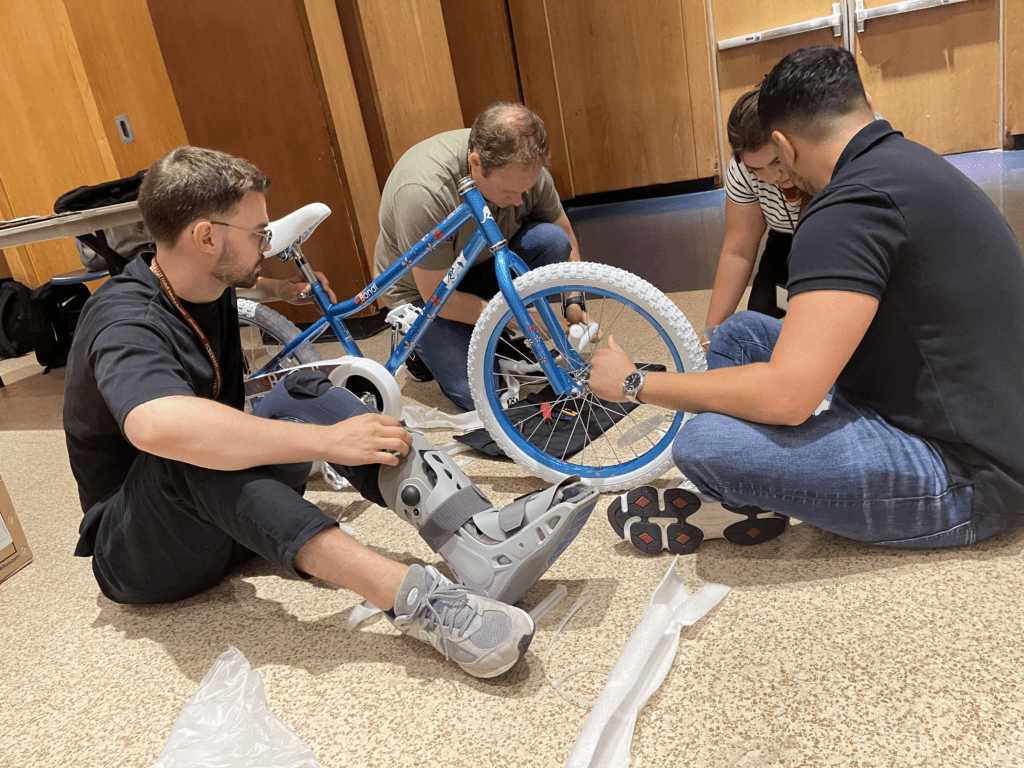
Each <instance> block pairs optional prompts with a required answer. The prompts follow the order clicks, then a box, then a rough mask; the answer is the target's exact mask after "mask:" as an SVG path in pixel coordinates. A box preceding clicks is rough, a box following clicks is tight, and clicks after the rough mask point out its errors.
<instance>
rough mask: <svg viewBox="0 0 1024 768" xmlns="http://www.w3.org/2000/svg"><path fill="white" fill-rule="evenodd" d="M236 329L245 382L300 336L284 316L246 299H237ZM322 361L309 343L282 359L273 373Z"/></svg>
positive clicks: (297, 330)
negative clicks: (239, 340) (240, 340)
mask: <svg viewBox="0 0 1024 768" xmlns="http://www.w3.org/2000/svg"><path fill="white" fill-rule="evenodd" d="M238 326H239V327H238V330H239V334H240V335H241V337H242V357H243V359H244V368H245V378H247V379H248V378H249V377H250V376H252V375H253V374H254V373H256V371H258V370H260V369H261V368H262V367H263V366H264V365H266V364H267V363H268V362H269V361H270V360H271V359H273V357H274V355H276V354H277V353H278V352H280V351H281V350H282V349H283V348H284V346H285V345H286V344H287V343H288V342H290V341H291V340H292V339H294V338H295V337H296V336H298V335H299V333H300V331H299V329H298V328H296V327H295V324H294V323H292V322H291V321H290V320H288V319H287V318H285V317H284V316H283V315H281V314H280V313H278V312H275V311H274V310H273V309H271V308H270V307H267V306H265V305H263V304H260V303H258V302H255V301H250V300H249V299H238ZM321 359H322V358H321V357H320V353H319V352H317V351H316V349H315V348H314V347H313V344H312V342H306V343H305V344H303V345H302V346H300V347H298V348H297V349H296V350H295V351H294V352H293V353H292V354H290V355H289V356H288V357H285V358H282V359H281V361H280V362H279V363H278V365H276V366H275V367H274V370H280V369H282V368H292V367H294V366H296V365H302V364H303V363H315V362H318V361H319V360H321ZM268 373H269V371H268Z"/></svg>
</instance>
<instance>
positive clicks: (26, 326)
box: [0, 280, 34, 357]
mask: <svg viewBox="0 0 1024 768" xmlns="http://www.w3.org/2000/svg"><path fill="white" fill-rule="evenodd" d="M33 325H34V318H33V308H32V292H31V291H30V290H29V289H28V287H27V286H25V285H23V284H22V283H19V282H18V281H17V280H4V281H3V283H2V284H0V357H21V356H22V355H24V354H26V353H28V352H31V351H32V326H33Z"/></svg>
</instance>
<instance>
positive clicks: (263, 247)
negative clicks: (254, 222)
mask: <svg viewBox="0 0 1024 768" xmlns="http://www.w3.org/2000/svg"><path fill="white" fill-rule="evenodd" d="M210 223H211V224H217V225H219V226H221V227H231V228H232V229H240V230H242V231H243V232H248V233H249V234H250V235H256V237H258V238H259V239H260V251H269V250H270V237H271V232H270V230H269V229H267V228H266V227H260V228H259V229H246V228H245V227H240V226H238V225H237V224H228V223H227V222H226V221H213V220H212V219H211V220H210Z"/></svg>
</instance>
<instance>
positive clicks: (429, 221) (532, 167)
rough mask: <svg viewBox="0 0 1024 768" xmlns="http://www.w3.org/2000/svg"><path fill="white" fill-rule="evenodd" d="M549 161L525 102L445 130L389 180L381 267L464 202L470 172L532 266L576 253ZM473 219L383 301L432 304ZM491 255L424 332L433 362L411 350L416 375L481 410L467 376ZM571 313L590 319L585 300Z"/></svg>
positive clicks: (492, 285)
mask: <svg viewBox="0 0 1024 768" xmlns="http://www.w3.org/2000/svg"><path fill="white" fill-rule="evenodd" d="M550 159H551V153H550V150H549V149H548V141H547V134H546V133H545V131H544V124H543V122H542V121H541V119H540V118H539V117H538V116H537V115H536V114H534V113H533V112H531V111H530V110H529V109H527V108H526V107H524V106H523V105H521V104H506V103H498V104H492V105H491V106H489V107H487V108H486V109H484V111H483V112H481V113H480V115H479V116H478V117H477V118H476V120H475V121H474V123H473V127H472V128H470V129H461V130H457V131H447V132H445V133H441V134H438V135H437V136H434V137H432V138H430V139H427V140H425V141H422V142H420V143H419V144H417V145H415V146H414V147H412V148H411V149H409V151H408V152H406V153H405V154H404V155H403V156H402V158H401V159H400V160H399V161H398V163H397V164H396V165H395V168H394V170H392V172H391V175H390V176H389V177H388V181H387V184H385V185H384V192H383V193H382V195H381V206H380V236H379V237H378V238H377V247H376V249H375V251H374V275H375V276H377V275H380V274H381V273H382V272H383V271H384V270H385V269H387V268H388V267H389V266H391V265H392V264H394V263H395V262H396V261H398V260H399V259H400V258H401V257H402V256H403V255H404V254H405V252H406V251H408V250H409V249H410V248H412V247H413V246H414V245H415V244H416V243H417V242H418V241H419V240H420V239H421V238H422V237H423V236H424V235H425V234H426V233H427V232H429V231H430V229H431V228H432V227H434V226H435V225H436V224H437V223H438V222H440V221H442V220H443V219H444V218H445V217H446V216H447V215H448V214H450V213H451V212H452V211H454V210H455V209H456V208H457V207H458V206H459V205H460V204H461V202H462V199H461V198H460V197H459V193H458V190H457V186H458V182H459V180H460V179H462V178H463V177H465V176H472V177H473V180H474V181H475V182H476V184H477V187H478V188H479V190H480V192H481V194H483V196H484V199H485V200H486V201H487V204H488V207H489V208H490V210H491V214H492V215H493V216H494V220H495V222H496V223H497V225H498V228H499V229H500V230H501V233H502V235H504V237H505V238H506V239H507V240H508V241H509V248H510V249H511V250H512V251H513V252H514V253H516V254H517V255H518V256H519V257H520V258H521V259H523V261H525V262H526V263H527V264H528V265H529V266H530V267H531V268H534V267H539V266H543V265H545V264H554V263H557V262H564V261H567V260H572V261H578V260H579V247H578V244H577V242H576V236H575V235H574V234H573V231H572V227H571V226H570V224H569V219H568V217H566V215H565V211H563V210H562V204H561V201H560V200H559V198H558V193H557V191H556V190H555V185H554V182H553V181H552V179H551V174H550V173H549V172H548V170H547V165H548V164H549V163H550ZM475 225H476V222H474V221H472V220H471V221H469V222H467V223H466V224H465V225H464V226H463V227H462V228H461V229H460V230H459V231H458V232H457V233H456V235H455V237H454V238H451V239H449V240H447V241H445V242H443V243H441V244H440V245H439V246H438V247H437V249H436V250H434V251H433V252H432V253H430V254H429V255H428V256H427V257H426V258H425V259H423V261H421V262H420V263H419V264H418V265H417V266H416V267H414V268H413V269H412V271H411V272H410V273H409V274H407V275H405V276H403V277H402V279H401V280H399V281H398V282H397V283H396V284H395V285H394V286H392V287H391V288H390V289H388V291H387V292H386V293H385V294H384V301H385V303H387V305H388V306H389V307H396V306H398V305H400V304H404V303H410V302H411V303H414V304H416V305H417V306H420V307H422V306H424V304H425V302H426V301H427V300H428V299H429V298H430V296H431V294H432V293H433V292H434V290H435V289H436V288H437V286H438V284H439V283H440V282H441V280H442V279H443V278H444V277H445V275H446V274H447V273H448V270H449V269H450V268H451V267H452V265H453V264H455V262H456V259H457V256H458V254H461V253H462V250H463V248H464V247H465V246H466V243H467V242H469V239H470V237H471V236H472V234H473V231H474V228H475ZM492 259H493V257H492V256H491V255H490V253H488V252H487V250H486V249H485V250H484V251H483V252H482V253H481V254H480V256H478V257H477V261H476V262H475V263H474V264H473V266H472V267H471V268H470V269H469V270H468V271H467V272H466V273H465V275H464V276H463V278H462V280H461V282H460V283H459V285H458V288H457V290H455V291H454V292H453V293H452V295H451V296H450V297H449V298H448V301H447V302H446V303H445V305H444V306H443V307H442V308H441V311H440V313H439V314H438V316H437V317H436V318H435V319H434V322H433V323H431V325H430V327H429V328H428V329H427V331H426V333H424V335H423V337H422V338H421V339H420V342H419V344H418V345H417V349H416V352H417V356H418V358H419V362H420V363H421V364H422V365H423V366H425V369H426V370H423V369H422V367H421V366H417V364H416V363H417V361H416V360H414V359H413V358H410V361H409V364H408V367H409V369H410V374H412V375H414V376H415V377H416V378H419V379H421V380H429V378H430V377H431V376H432V377H434V378H436V379H437V382H438V384H439V385H440V387H441V391H442V392H444V394H445V395H446V396H447V397H448V398H449V399H450V400H451V401H452V402H453V403H455V404H456V405H457V406H459V407H460V408H463V409H464V410H473V408H474V405H473V396H472V394H471V392H470V390H469V380H468V377H467V374H466V359H467V353H468V350H469V340H470V336H471V335H472V332H473V325H474V324H475V323H476V321H477V319H478V318H479V317H480V314H481V312H483V309H484V307H486V306H487V302H488V301H489V300H490V299H491V298H492V297H493V296H494V295H495V294H496V293H497V292H498V281H497V277H496V275H495V273H494V264H493V260H492ZM568 311H569V319H570V320H571V321H576V322H578V321H579V320H582V317H583V315H582V310H581V308H580V307H579V306H578V305H572V304H570V305H569V306H568ZM576 315H578V317H575V320H574V316H576ZM428 371H429V372H428Z"/></svg>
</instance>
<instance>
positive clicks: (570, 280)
mask: <svg viewBox="0 0 1024 768" xmlns="http://www.w3.org/2000/svg"><path fill="white" fill-rule="evenodd" d="M516 288H517V290H518V291H519V295H520V297H521V298H522V299H523V301H524V303H526V304H527V305H530V304H534V303H535V302H539V301H549V302H551V303H552V304H553V306H554V308H555V310H556V312H560V311H561V300H562V298H563V297H564V296H566V295H568V294H569V293H571V292H584V293H585V294H586V296H587V314H588V316H589V318H590V320H591V321H594V322H597V323H598V325H599V327H600V329H601V332H602V334H603V338H605V339H606V338H607V337H608V335H614V336H615V340H616V342H617V343H618V344H619V345H620V346H621V347H622V348H623V349H624V350H625V352H626V354H627V355H629V357H630V359H631V360H633V361H634V362H636V363H637V364H642V365H643V367H646V368H648V369H650V370H661V369H662V367H663V369H664V370H667V371H670V372H690V371H695V370H702V369H703V368H704V367H706V366H705V364H704V359H703V355H702V354H701V352H700V346H699V343H698V341H697V337H696V334H695V333H694V332H693V329H692V327H691V326H690V324H689V322H688V321H687V320H686V318H685V316H684V315H683V314H682V312H680V311H679V309H678V308H677V307H676V306H675V304H673V303H672V302H671V300H670V299H668V297H666V296H665V295H664V294H662V293H661V292H660V291H658V290H657V289H655V288H654V287H653V286H651V285H650V284H649V283H646V282H645V281H643V280H641V279H640V278H638V277H636V276H635V275H632V274H630V273H628V272H625V271H623V270H619V269H615V268H613V267H607V266H604V265H594V264H587V265H581V264H557V265H552V266H550V267H543V268H541V269H538V270H534V271H533V272H530V273H528V274H527V275H524V276H523V277H521V278H519V279H518V280H516ZM514 323H515V321H514V318H513V317H512V314H511V311H510V310H509V309H508V306H507V303H506V302H505V300H504V298H503V297H502V296H500V295H499V296H497V297H495V299H494V300H493V301H492V302H491V305H489V306H488V308H487V310H485V313H484V315H482V316H481V322H480V323H479V324H478V326H477V330H476V331H475V332H474V338H473V343H472V344H471V348H470V349H471V362H470V376H471V381H472V383H473V391H474V394H475V396H476V398H477V407H478V410H479V411H480V414H481V418H482V419H483V421H484V424H485V426H486V427H487V428H488V431H489V432H490V433H491V435H492V437H493V438H494V439H495V442H497V443H498V445H499V446H501V447H502V449H503V450H504V451H505V453H506V454H508V455H509V456H511V457H512V458H513V459H515V460H516V461H517V462H519V463H520V464H522V465H523V466H525V467H526V468H527V469H529V470H530V471H531V472H533V473H534V474H537V475H539V476H541V477H543V478H545V479H548V480H551V481H555V480H557V479H559V478H561V477H564V476H566V475H571V474H578V475H580V476H582V477H585V478H587V479H589V480H590V482H591V483H592V484H593V485H594V486H595V487H598V488H600V489H601V490H617V489H620V488H627V487H632V486H635V485H638V484H640V483H642V482H646V481H647V480H650V479H653V478H654V477H657V476H659V475H660V474H662V473H663V472H664V471H665V470H666V469H668V468H669V467H670V466H671V461H672V456H671V451H672V441H673V439H674V438H675V435H676V433H677V432H678V431H679V428H680V427H681V426H682V424H683V423H684V421H685V420H686V419H687V418H688V414H683V413H679V412H676V411H673V410H671V409H666V408H662V407H660V406H655V405H650V404H641V405H638V406H632V405H628V404H619V403H605V402H603V401H601V400H599V399H598V398H597V397H596V396H595V395H594V394H593V393H591V392H590V389H589V386H587V380H588V374H589V361H590V359H591V357H592V356H593V353H594V352H595V351H596V349H597V348H598V346H597V345H591V346H589V347H587V348H585V349H584V351H583V353H582V357H583V360H584V363H583V364H582V365H576V364H572V363H570V362H568V361H564V360H563V361H560V365H562V367H563V368H565V369H566V370H567V371H569V372H570V374H571V375H572V376H573V377H574V378H575V379H576V380H577V381H578V382H580V383H581V384H582V385H583V390H584V391H583V394H582V395H580V396H578V397H575V398H574V397H569V396H563V397H556V396H551V395H550V391H549V394H548V395H547V396H545V394H544V387H546V386H547V384H548V382H547V378H546V377H544V375H543V373H541V372H539V371H537V372H535V373H532V374H524V375H521V376H519V377H518V383H519V386H520V392H519V398H520V399H519V402H518V403H516V404H514V405H512V406H510V407H506V403H505V402H504V400H505V398H507V396H508V389H507V385H508V384H509V383H510V380H509V379H508V378H507V377H505V376H502V375H501V374H499V373H496V372H495V371H494V367H495V366H498V367H500V363H501V361H502V360H512V359H513V358H514V357H516V356H517V355H516V354H515V353H510V352H509V345H508V344H507V343H505V342H503V341H502V338H503V333H504V336H505V338H506V339H507V337H508V335H509V333H510V332H511V331H512V329H514ZM478 336H479V338H478ZM603 344H604V342H602V343H601V344H600V346H603ZM553 346H554V345H553V344H551V343H549V345H548V347H549V349H551V348H553ZM474 353H478V354H474ZM485 360H486V361H488V364H487V365H483V361H485ZM531 395H532V397H530V396H531ZM526 402H528V403H529V404H528V405H526V404H524V403H526ZM556 423H557V426H555V425H556ZM574 439H575V442H576V443H579V442H580V441H581V440H582V447H580V448H579V449H578V450H576V451H575V452H572V451H573V450H574V449H575V448H574V445H573V443H574ZM563 441H564V442H565V443H567V444H563Z"/></svg>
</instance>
